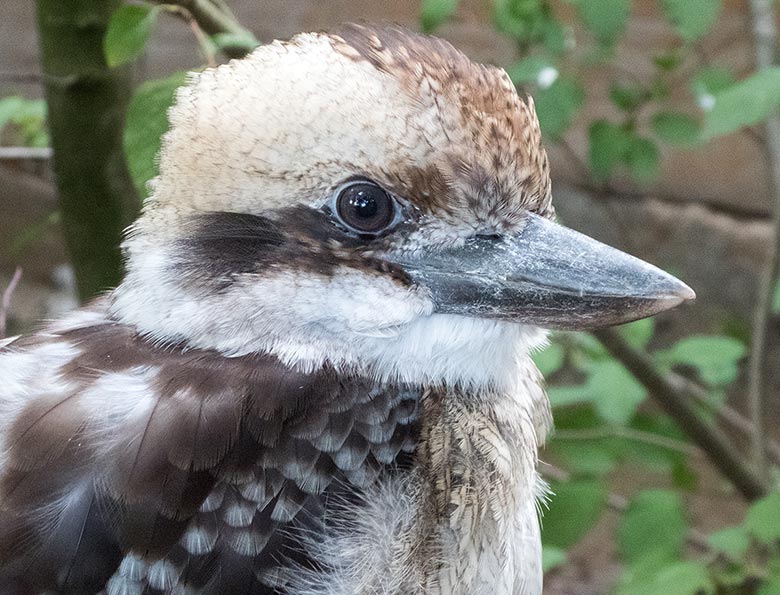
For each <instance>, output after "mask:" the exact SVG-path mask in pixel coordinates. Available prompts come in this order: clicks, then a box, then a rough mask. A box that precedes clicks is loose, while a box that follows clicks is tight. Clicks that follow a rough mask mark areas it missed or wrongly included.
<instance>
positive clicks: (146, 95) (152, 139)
mask: <svg viewBox="0 0 780 595" xmlns="http://www.w3.org/2000/svg"><path fill="white" fill-rule="evenodd" d="M185 77H186V73H184V72H177V73H175V74H173V75H171V76H170V77H168V78H166V79H160V80H155V81H148V82H146V83H144V84H142V85H141V86H139V87H138V89H137V90H136V92H135V95H133V99H132V100H131V101H130V105H129V107H128V109H127V123H126V126H125V135H124V148H125V155H126V157H127V165H128V168H129V169H130V175H131V176H132V178H133V182H134V183H135V186H136V188H137V189H138V192H139V194H140V195H141V196H146V194H147V182H149V180H151V179H152V178H153V177H155V176H156V175H157V153H158V152H159V150H160V140H161V137H162V135H163V134H164V133H165V132H166V131H167V130H168V108H169V107H170V106H171V104H172V103H173V99H174V96H175V93H176V89H177V88H178V87H179V86H181V85H182V84H183V83H184V81H185Z"/></svg>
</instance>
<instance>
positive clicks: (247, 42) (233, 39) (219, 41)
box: [211, 31, 260, 53]
mask: <svg viewBox="0 0 780 595" xmlns="http://www.w3.org/2000/svg"><path fill="white" fill-rule="evenodd" d="M211 43H213V44H214V47H216V48H217V49H218V50H226V49H238V50H243V51H245V52H247V53H249V52H251V51H252V50H253V49H255V48H256V47H257V46H259V45H260V42H259V41H258V40H257V38H256V37H255V36H254V35H252V34H251V33H250V32H249V31H246V32H242V33H217V34H215V35H212V36H211Z"/></svg>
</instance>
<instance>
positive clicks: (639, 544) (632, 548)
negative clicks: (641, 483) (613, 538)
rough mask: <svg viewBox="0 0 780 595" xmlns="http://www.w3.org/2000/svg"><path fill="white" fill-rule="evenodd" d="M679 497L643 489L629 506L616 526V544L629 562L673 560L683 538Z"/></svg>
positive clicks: (668, 492)
mask: <svg viewBox="0 0 780 595" xmlns="http://www.w3.org/2000/svg"><path fill="white" fill-rule="evenodd" d="M685 532H686V525H685V518H684V517H683V507H682V502H681V501H680V497H679V496H678V495H677V494H676V493H675V492H670V491H666V490H646V491H644V492H640V493H639V494H637V495H636V496H635V497H634V498H633V499H632V500H631V503H630V504H629V506H628V509H627V510H626V513H625V514H624V515H623V518H622V520H621V523H620V526H619V528H618V546H619V549H620V553H621V555H622V556H623V558H624V559H625V560H626V562H628V563H629V564H631V565H635V564H640V563H642V564H644V563H652V564H662V563H665V562H669V561H672V560H675V559H676V558H677V557H678V556H679V555H680V553H681V551H682V547H683V543H684V541H685Z"/></svg>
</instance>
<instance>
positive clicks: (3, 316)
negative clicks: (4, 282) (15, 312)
mask: <svg viewBox="0 0 780 595" xmlns="http://www.w3.org/2000/svg"><path fill="white" fill-rule="evenodd" d="M21 278H22V267H16V270H15V271H14V274H13V277H11V281H10V283H8V287H6V288H5V291H3V297H2V298H0V339H5V332H6V328H7V327H6V323H7V316H8V309H9V308H10V307H11V296H12V295H13V294H14V291H15V290H16V286H17V285H19V281H20V280H21Z"/></svg>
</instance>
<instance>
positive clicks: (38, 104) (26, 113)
mask: <svg viewBox="0 0 780 595" xmlns="http://www.w3.org/2000/svg"><path fill="white" fill-rule="evenodd" d="M46 111H47V107H46V101H45V100H43V99H25V98H24V97H19V96H17V95H12V96H10V97H4V98H2V99H0V131H2V130H3V128H5V127H6V126H7V125H8V124H13V125H15V126H16V127H17V128H18V131H19V133H20V134H21V137H22V138H21V139H19V140H18V141H17V142H20V143H21V144H24V145H25V146H28V147H45V146H48V144H49V136H48V134H47V132H46Z"/></svg>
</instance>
